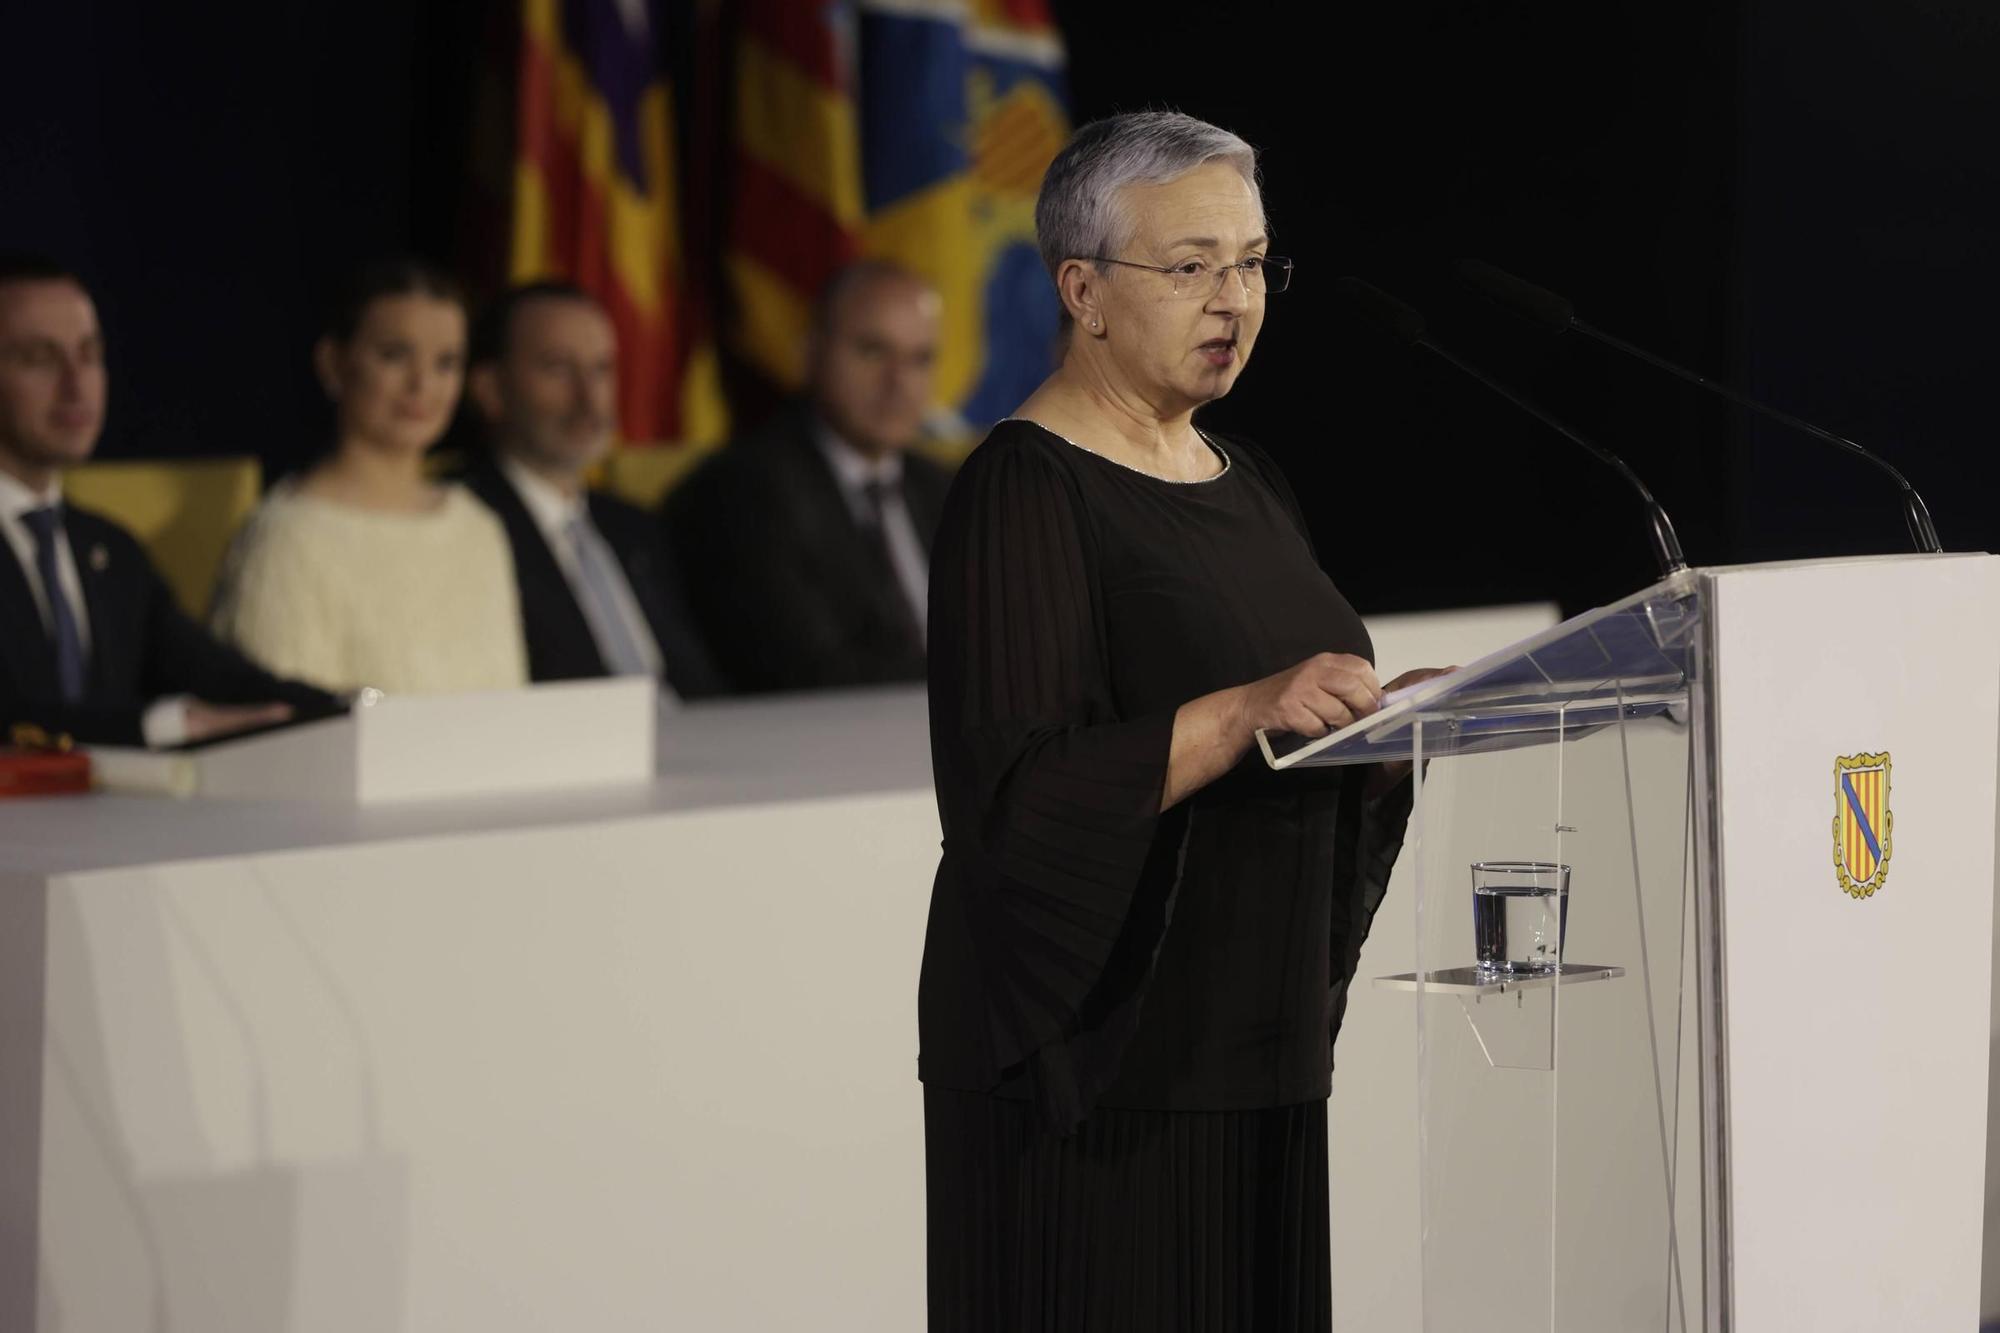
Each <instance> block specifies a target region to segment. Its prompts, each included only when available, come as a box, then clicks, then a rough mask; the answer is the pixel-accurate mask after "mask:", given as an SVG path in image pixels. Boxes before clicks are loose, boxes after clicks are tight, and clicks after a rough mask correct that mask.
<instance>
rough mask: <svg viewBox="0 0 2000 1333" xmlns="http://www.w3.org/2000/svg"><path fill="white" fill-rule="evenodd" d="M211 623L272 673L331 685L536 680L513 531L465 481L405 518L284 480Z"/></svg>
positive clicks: (393, 688)
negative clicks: (438, 501)
mask: <svg viewBox="0 0 2000 1333" xmlns="http://www.w3.org/2000/svg"><path fill="white" fill-rule="evenodd" d="M214 625H215V631H216V633H217V634H219V635H220V636H221V637H223V638H224V639H227V640H229V641H230V642H232V643H234V644H235V645H236V646H237V647H238V648H241V649H242V650H243V651H244V652H245V653H247V654H248V655H249V656H250V657H252V658H254V659H255V660H256V661H257V662H259V663H261V664H262V665H263V666H264V667H265V668H267V669H268V670H271V671H273V672H276V673H278V674H279V675H282V676H289V677H292V678H294V679H297V680H304V681H309V682H311V683H312V684H314V685H318V686H320V687H321V688H323V689H328V690H335V691H344V690H354V689H359V688H361V687H363V686H373V687H375V688H377V689H380V690H383V691H385V692H388V693H392V694H444V693H453V692H459V691H467V690H495V689H510V688H513V687H516V686H520V685H524V684H526V683H527V679H528V667H527V650H526V646H525V644H524V641H523V639H522V634H521V610H520V602H519V596H518V594H517V592H516V590H515V583H514V561H513V555H512V553H511V551H510V550H509V547H508V545H507V534H506V531H505V529H503V528H502V527H501V526H500V521H499V520H498V519H497V518H495V517H494V516H493V514H492V513H491V512H490V511H489V510H488V509H487V508H486V507H485V506H484V505H482V504H481V503H480V502H479V501H478V500H477V499H476V498H474V497H473V495H472V494H471V493H470V492H468V491H466V490H465V489H464V488H463V487H459V486H452V487H449V488H447V490H446V491H445V496H444V500H443V503H441V504H440V505H439V506H438V508H436V509H435V510H432V511H430V512H428V513H422V514H410V513H391V512H383V511H380V510H373V509H360V508H356V507H355V506H352V505H347V504H341V503H339V502H337V501H333V500H325V499H320V498H318V497H316V496H311V495H306V494H303V493H301V492H300V491H299V489H298V487H297V486H295V485H292V484H290V483H283V484H280V485H279V486H277V487H275V488H273V490H272V491H271V494H270V495H269V496H268V497H266V498H265V500H264V503H263V504H261V505H260V506H258V508H257V512H256V513H254V514H252V515H251V516H250V519H249V521H248V522H247V523H245V524H244V526H243V530H242V531H241V532H239V533H238V534H237V536H236V540H235V542H234V544H233V545H232V546H231V548H230V552H229V557H228V559H227V560H226V561H225V562H224V565H223V570H222V577H221V582H220V584H219V585H218V587H217V590H216V601H215V613H214Z"/></svg>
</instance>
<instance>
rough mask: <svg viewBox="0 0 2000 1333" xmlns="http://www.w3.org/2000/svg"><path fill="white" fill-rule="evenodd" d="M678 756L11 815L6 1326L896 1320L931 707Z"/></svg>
mask: <svg viewBox="0 0 2000 1333" xmlns="http://www.w3.org/2000/svg"><path fill="white" fill-rule="evenodd" d="M662 769H663V770H664V771H663V774H662V776H661V777H660V779H659V780H658V781H657V782H655V783H654V784H653V785H651V786H650V787H640V788H627V789H622V790H609V791H605V792H602V793H586V794H575V795H564V796H561V797H556V798H542V799H506V800H497V801H477V802H435V803H427V804H422V805H412V806H405V807H401V808H395V809H387V810H355V809H351V808H349V809H340V808H331V807H324V806H306V805H289V806H288V805H284V804H280V803H267V802H220V801H192V802H174V801H170V800H165V799H161V798H145V797H90V798H73V799H68V800H43V801H27V802H10V803H5V804H0V848H4V852H0V858H3V859H0V863H4V865H5V866H6V867H7V870H6V874H5V876H4V878H0V1227H4V1230H0V1328H6V1329H23V1330H25V1329H29V1328H39V1329H42V1330H58V1329H60V1330H63V1331H64V1333H73V1331H74V1330H87V1331H90V1333H95V1331H96V1330H127V1329H156V1330H165V1329H169V1328H171V1329H173V1330H200V1331H201V1333H228V1331H231V1330H239V1329H240V1330H246V1331H247V1330H258V1333H271V1331H272V1330H278V1329H285V1330H308V1329H310V1330H320V1329H325V1330H334V1329H339V1330H343V1331H344V1333H352V1331H354V1330H378V1329H410V1330H429V1329H480V1330H490V1331H493V1333H499V1331H502V1330H513V1329H520V1330H530V1329H536V1330H539V1329H555V1328H590V1329H603V1330H609V1329H659V1328H668V1327H673V1328H702V1329H738V1328H740V1329H753V1328H755V1329H780V1328H804V1327H815V1328H851V1329H856V1330H860V1329H869V1330H882V1329H916V1328H919V1327H921V1325H922V1302H923V1283H922V1255H923V1235H922V1197H923V1195H922V1188H923V1177H922V1166H923V1159H922V1152H921V1145H922V1115H921V1102H920V1098H919V1092H918V1087H917V1084H916V1081H915V1073H916V1070H915V1055H916V1030H915V1013H914V1010H915V993H916V972H917V964H918V959H919V957H920V954H921V950H922V937H923V926H924V913H925V907H926V903H927V900H928V894H929V888H930V879H931V874H932V872H933V870H934V868H935V865H936V856H937V842H938V834H937V818H936V813H935V805H934V801H933V798H932V794H931V789H930V770H929V754H928V737H927V734H926V730H925V717H924V708H923V702H922V698H921V694H920V692H915V691H907V690H898V691H889V692H882V693H870V694H857V695H851V696H842V697H837V698H819V699H812V700H805V699H797V700H789V701H779V702H773V703H762V704H749V705H741V704H730V705H721V706H712V707H706V708H701V709H691V710H688V711H687V712H685V713H682V714H679V715H677V716H675V717H672V718H670V719H669V720H668V723H667V727H666V733H665V742H664V750H663V754H662ZM37 1288H39V1291H40V1301H39V1306H40V1308H39V1312H38V1313H30V1311H32V1310H34V1308H35V1292H36V1289H37Z"/></svg>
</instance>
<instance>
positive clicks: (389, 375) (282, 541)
mask: <svg viewBox="0 0 2000 1333" xmlns="http://www.w3.org/2000/svg"><path fill="white" fill-rule="evenodd" d="M465 337H466V320H465V307H464V304H463V303H462V301H461V300H460V298H459V296H458V294H457V291H456V289H455V288H454V287H453V285H452V284H451V282H450V280H449V279H447V278H445V277H444V276H443V275H441V274H439V273H437V272H435V271H434V270H431V269H429V268H427V267H425V266H424V265H422V264H419V263H416V262H413V261H405V262H399V263H393V264H386V265H379V266H375V267H372V268H369V269H366V270H364V271H363V272H361V273H360V274H358V275H357V277H356V280H355V282H354V283H353V285H352V287H351V289H350V291H349V293H348V295H347V296H346V298H345V299H344V300H343V301H342V303H341V305H340V307H339V308H338V311H337V313H336V317H335V319H334V320H333V322H332V325H331V327H330V328H329V329H328V330H327V333H326V335H325V336H324V337H322V338H321V339H320V341H319V343H318V345H317V347H316V348H315V349H314V354H315V365H316V368H317V370H318V372H319V377H320V382H321V383H322V384H323V385H324V386H325V387H326V391H327V394H328V396H329V397H331V398H332V399H333V401H334V405H335V409H336V415H337V421H338V425H337V436H336V443H335V446H334V449H333V452H332V453H331V454H330V455H328V457H327V458H326V459H325V460H324V461H322V462H321V463H320V464H319V465H318V466H316V467H315V468H313V469H312V470H311V471H310V472H308V473H306V474H305V475H304V476H302V477H299V478H296V479H293V480H289V481H286V482H283V483H281V484H279V485H278V486H277V487H275V488H273V490H272V491H271V493H270V495H269V496H267V497H266V498H265V500H264V503H263V504H262V505H261V506H259V507H258V509H257V512H256V513H255V514H253V515H252V516H251V518H250V520H249V522H248V523H246V524H245V525H244V528H243V531H242V532H241V533H239V534H238V536H237V538H236V542H235V544H234V546H233V547H232V549H231V551H230V555H229V559H228V561H227V563H226V564H225V566H224V569H223V574H222V582H221V586H220V588H219V590H218V592H217V595H216V607H215V628H216V631H217V632H218V633H219V634H221V635H222V636H223V637H225V638H227V639H229V640H231V641H232V642H234V643H235V644H236V645H237V646H238V647H240V648H242V649H243V651H244V652H246V653H247V654H248V655H249V656H251V657H253V658H255V659H256V660H257V661H259V662H261V663H262V664H263V665H264V666H266V667H267V668H269V669H271V670H273V671H276V672H278V673H280V674H282V675H287V676H293V677H296V678H298V679H301V680H308V681H311V682H312V683H314V684H316V685H319V686H322V687H324V688H326V689H330V690H355V689H360V688H363V687H371V686H372V687H374V688H377V689H381V690H384V691H387V692H390V693H447V692H456V691H466V690H488V689H508V688H512V687H515V686H519V685H523V684H525V683H526V682H527V657H526V650H525V648H524V646H523V640H522V634H521V613H520V607H519V604H518V601H517V595H516V592H515V584H514V570H513V558H512V556H511V554H510V553H509V548H508V545H507V536H506V532H505V531H504V529H502V528H501V526H500V522H499V520H498V519H496V518H494V517H493V515H492V513H491V512H490V511H489V510H487V508H486V507H485V506H484V505H482V504H480V503H479V501H478V500H477V499H475V498H474V497H473V496H472V495H471V494H470V493H469V492H467V491H466V490H465V489H464V488H463V487H460V486H456V485H440V484H438V483H435V482H433V481H431V480H430V479H429V478H428V477H427V476H426V475H425V471H424V454H425V452H426V451H427V450H428V449H429V448H430V447H431V445H432V444H434V443H436V441H437V439H438V437H439V436H440V435H442V434H443V433H444V429H445V427H446V425H447V424H449V422H450V421H451V415H452V411H453V409H454V408H455V407H456V406H457V403H458V397H459V390H460V389H461V387H462V386H463V384H464V381H465Z"/></svg>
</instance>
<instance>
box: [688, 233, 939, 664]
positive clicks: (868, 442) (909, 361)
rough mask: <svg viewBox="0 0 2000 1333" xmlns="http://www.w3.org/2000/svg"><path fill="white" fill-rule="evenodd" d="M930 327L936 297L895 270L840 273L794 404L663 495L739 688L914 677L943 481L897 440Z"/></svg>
mask: <svg viewBox="0 0 2000 1333" xmlns="http://www.w3.org/2000/svg"><path fill="white" fill-rule="evenodd" d="M938 323H939V301H938V294H937V293H936V292H935V291H933V290H932V289H931V288H930V287H929V286H928V285H926V284H925V283H924V282H923V281H922V280H921V279H919V278H917V277H916V276H915V275H913V274H911V273H909V272H908V271H907V270H905V269H902V268H900V267H898V266H896V265H893V264H888V263H884V262H881V261H864V262H861V263H858V264H854V265H852V266H850V267H848V268H847V269H845V270H843V271H842V272H841V273H839V274H838V275H836V276H835V278H834V279H833V281H832V282H831V283H829V284H828V286H827V289H826V291H825V292H824V293H823V294H822V296H821V298H820V301H819V305H818V308H817V310H816V311H815V312H814V320H813V329H812V335H811V340H810V343H809V345H808V356H807V367H808V383H807V394H806V398H805V400H804V401H802V402H799V403H796V404H793V405H792V406H791V407H789V408H787V409H785V410H783V411H781V412H780V413H779V414H778V416H777V417H776V418H775V419H774V420H773V421H772V422H771V423H770V424H768V425H767V426H766V427H764V429H762V430H761V431H758V432H757V433H755V434H754V435H752V436H750V437H749V438H747V439H743V440H739V441H737V442H735V443H733V444H731V445H730V446H729V447H728V448H727V449H724V450H723V451H722V452H721V453H719V454H717V455H716V457H715V458H713V459H711V460H709V461H708V462H707V463H705V464H703V465H702V467H701V468H700V470H698V471H697V472H696V473H695V475H694V476H692V477H690V478H689V479H688V480H687V481H686V482H685V483H684V484H683V485H682V486H681V487H680V488H679V489H678V490H676V491H675V492H674V493H673V494H672V495H671V496H670V497H669V498H668V503H667V509H666V514H667V534H668V539H669V540H670V541H671V542H672V543H673V544H674V547H675V549H676V551H677V552H678V553H679V555H680V563H681V566H682V568H684V569H688V570H691V571H694V572H695V576H696V577H695V579H694V581H693V583H692V585H691V586H690V589H689V591H690V593H691V594H692V595H693V598H694V602H695V610H696V613H697V614H698V615H699V616H700V617H701V621H702V627H703V628H704V629H705V630H706V631H707V633H708V637H709V642H710V644H711V645H712V646H713V647H714V648H715V651H716V656H717V657H718V658H719V659H720V661H721V663H722V666H723V669H724V670H725V671H727V672H729V674H730V675H731V676H732V677H733V678H735V679H736V681H737V682H738V683H739V684H740V685H742V686H743V687H745V688H746V689H760V690H784V689H816V688H827V687H836V686H850V685H868V684H876V683H881V682H888V681H918V680H922V679H923V678H924V616H925V606H926V599H927V596H928V587H929V561H930V549H931V542H932V539H933V537H934V536H935V535H936V533H937V524H938V516H939V515H940V514H941V513H942V512H943V509H944V496H945V491H946V489H947V488H948V487H949V485H950V480H951V478H950V473H949V472H948V471H947V470H946V469H945V468H943V467H941V466H939V465H938V464H936V463H934V462H932V461H930V460H929V459H927V458H924V457H923V456H921V455H919V454H915V453H912V452H910V446H911V445H912V444H914V443H915V442H916V441H917V439H918V438H919V437H920V436H921V434H922V432H923V428H924V418H925V415H926V413H927V412H928V411H929V410H930V407H931V371H932V366H933V364H934V362H935V361H936V359H937V348H938Z"/></svg>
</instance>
